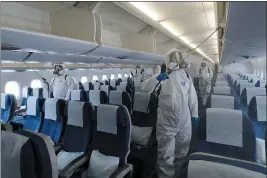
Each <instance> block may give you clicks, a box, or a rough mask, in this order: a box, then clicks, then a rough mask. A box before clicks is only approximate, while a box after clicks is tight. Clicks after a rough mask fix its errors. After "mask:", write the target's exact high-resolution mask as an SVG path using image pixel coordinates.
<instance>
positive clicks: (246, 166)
mask: <svg viewBox="0 0 267 178" xmlns="http://www.w3.org/2000/svg"><path fill="white" fill-rule="evenodd" d="M182 167H184V168H185V171H184V174H183V175H180V177H184V178H197V177H205V178H214V177H228V178H230V177H231V178H234V177H242V178H254V177H255V178H256V177H257V178H264V177H266V167H265V166H264V165H260V164H257V163H254V162H250V161H244V160H240V159H232V158H228V157H224V156H218V155H214V154H207V153H202V152H198V153H194V154H192V155H190V156H189V157H188V159H187V160H186V161H185V162H184V165H183V166H182Z"/></svg>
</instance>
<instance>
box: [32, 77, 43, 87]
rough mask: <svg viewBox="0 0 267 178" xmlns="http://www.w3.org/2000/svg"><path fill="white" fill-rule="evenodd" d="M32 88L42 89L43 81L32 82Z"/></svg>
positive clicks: (35, 80)
mask: <svg viewBox="0 0 267 178" xmlns="http://www.w3.org/2000/svg"><path fill="white" fill-rule="evenodd" d="M31 87H32V88H42V83H41V80H39V79H34V80H32V82H31Z"/></svg>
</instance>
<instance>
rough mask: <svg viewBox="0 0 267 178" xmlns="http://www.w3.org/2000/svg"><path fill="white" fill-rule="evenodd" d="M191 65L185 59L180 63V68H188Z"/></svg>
mask: <svg viewBox="0 0 267 178" xmlns="http://www.w3.org/2000/svg"><path fill="white" fill-rule="evenodd" d="M189 67H190V64H189V63H188V62H186V61H183V62H182V63H181V64H180V65H179V68H181V69H188V68H189Z"/></svg>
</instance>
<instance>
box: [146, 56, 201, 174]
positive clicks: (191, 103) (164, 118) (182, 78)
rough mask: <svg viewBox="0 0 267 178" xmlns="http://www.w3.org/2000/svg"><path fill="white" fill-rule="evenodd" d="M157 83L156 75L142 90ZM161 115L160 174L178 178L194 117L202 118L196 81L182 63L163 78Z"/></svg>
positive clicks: (187, 147) (158, 130)
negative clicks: (183, 67)
mask: <svg viewBox="0 0 267 178" xmlns="http://www.w3.org/2000/svg"><path fill="white" fill-rule="evenodd" d="M166 58H167V57H166ZM165 63H166V62H165ZM166 65H167V66H168V64H166ZM170 69H172V68H170ZM157 83H158V81H157V80H156V77H155V76H153V77H151V78H150V79H148V80H146V81H145V82H143V85H142V90H143V91H146V92H151V91H153V89H154V87H155V86H156V84H157ZM157 117H158V118H157V126H156V137H157V142H158V159H157V164H158V177H159V178H174V177H176V176H177V175H179V169H180V166H181V159H182V158H184V157H186V156H187V154H188V151H189V147H190V141H191V135H192V126H191V117H197V118H198V99H197V95H196V91H195V88H194V85H193V82H192V80H191V77H190V76H189V78H188V77H187V74H186V72H185V71H184V70H183V69H179V67H176V68H175V69H174V71H173V72H172V73H171V74H170V75H169V79H166V80H164V81H162V82H161V91H160V94H159V106H158V111H157Z"/></svg>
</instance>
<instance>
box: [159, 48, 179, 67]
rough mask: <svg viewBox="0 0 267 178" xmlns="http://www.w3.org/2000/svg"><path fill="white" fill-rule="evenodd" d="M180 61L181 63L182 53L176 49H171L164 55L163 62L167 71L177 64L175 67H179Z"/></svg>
mask: <svg viewBox="0 0 267 178" xmlns="http://www.w3.org/2000/svg"><path fill="white" fill-rule="evenodd" d="M182 61H183V56H182V53H181V51H180V50H178V49H177V48H173V49H171V50H169V51H168V52H167V53H166V55H165V60H164V62H165V64H166V66H167V68H168V69H169V70H171V69H173V68H174V67H176V65H177V64H178V66H177V67H179V64H180V63H181V62H182Z"/></svg>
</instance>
